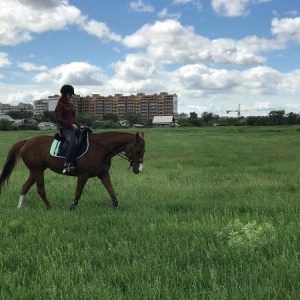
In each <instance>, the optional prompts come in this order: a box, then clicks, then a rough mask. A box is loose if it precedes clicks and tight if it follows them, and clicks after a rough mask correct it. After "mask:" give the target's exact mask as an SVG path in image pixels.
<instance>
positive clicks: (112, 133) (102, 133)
mask: <svg viewBox="0 0 300 300" xmlns="http://www.w3.org/2000/svg"><path fill="white" fill-rule="evenodd" d="M93 135H101V136H103V137H110V136H114V135H133V133H129V132H120V131H108V132H98V133H93Z"/></svg>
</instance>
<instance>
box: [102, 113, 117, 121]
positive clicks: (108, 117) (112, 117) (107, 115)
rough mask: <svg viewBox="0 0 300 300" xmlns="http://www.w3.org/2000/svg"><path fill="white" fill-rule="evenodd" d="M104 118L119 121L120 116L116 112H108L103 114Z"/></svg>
mask: <svg viewBox="0 0 300 300" xmlns="http://www.w3.org/2000/svg"><path fill="white" fill-rule="evenodd" d="M103 120H104V121H113V122H118V116H117V115H116V114H112V113H108V114H105V115H104V116H103Z"/></svg>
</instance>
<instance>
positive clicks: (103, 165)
mask: <svg viewBox="0 0 300 300" xmlns="http://www.w3.org/2000/svg"><path fill="white" fill-rule="evenodd" d="M88 138H89V148H88V151H87V152H86V154H85V155H83V156H82V157H80V158H79V159H78V160H76V172H77V173H76V174H77V175H76V176H77V187H76V192H75V198H74V200H73V202H72V204H71V207H70V210H74V209H75V208H76V206H77V204H78V201H79V199H80V197H81V194H82V191H83V189H84V186H85V184H86V182H87V180H88V179H89V178H91V177H96V176H97V177H98V178H99V179H100V180H101V182H102V183H103V185H104V187H105V188H106V190H107V192H108V194H109V195H110V197H111V201H112V204H113V206H114V207H117V206H118V200H117V198H116V193H115V191H114V188H113V187H112V184H111V180H110V175H109V169H110V166H111V159H112V158H113V157H114V156H115V155H120V156H122V157H123V158H125V159H126V160H127V161H129V163H130V167H132V171H133V172H134V173H135V174H138V173H140V172H141V171H142V167H143V166H142V163H143V157H144V152H145V140H144V133H136V134H132V133H125V132H105V133H90V134H89V136H88ZM52 142H53V137H51V136H47V135H40V136H36V137H33V138H31V139H28V140H22V141H19V142H17V143H15V144H14V145H13V146H12V147H11V148H10V150H9V152H8V155H7V158H6V161H5V164H4V167H3V169H2V173H1V175H0V193H1V188H3V185H4V183H5V182H7V181H8V179H9V177H10V175H11V173H12V171H13V169H14V167H15V165H16V163H17V158H18V157H19V156H20V157H21V158H22V160H23V162H24V163H25V165H26V166H27V168H28V169H29V176H28V178H27V180H26V181H25V183H24V184H23V188H22V190H21V194H20V198H19V204H18V208H20V207H22V205H23V202H24V199H25V196H26V194H27V193H28V191H29V189H30V188H31V186H32V185H33V184H34V183H36V186H37V193H38V194H39V195H40V197H41V198H42V199H43V201H44V203H45V205H46V206H47V209H51V208H52V206H51V204H50V202H49V200H48V198H47V195H46V192H45V187H44V171H45V170H46V169H47V168H49V169H50V170H52V171H54V172H56V173H59V174H61V172H62V169H63V164H64V159H63V158H57V157H54V156H51V155H50V151H49V150H50V146H51V144H52ZM122 152H124V153H125V154H123V153H122ZM62 176H65V175H62Z"/></svg>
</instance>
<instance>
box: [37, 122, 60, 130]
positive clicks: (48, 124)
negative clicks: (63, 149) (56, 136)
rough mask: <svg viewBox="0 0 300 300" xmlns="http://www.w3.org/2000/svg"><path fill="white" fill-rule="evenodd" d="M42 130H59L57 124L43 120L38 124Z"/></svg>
mask: <svg viewBox="0 0 300 300" xmlns="http://www.w3.org/2000/svg"><path fill="white" fill-rule="evenodd" d="M38 127H39V129H40V130H57V126H56V124H54V123H51V122H41V123H39V124H38Z"/></svg>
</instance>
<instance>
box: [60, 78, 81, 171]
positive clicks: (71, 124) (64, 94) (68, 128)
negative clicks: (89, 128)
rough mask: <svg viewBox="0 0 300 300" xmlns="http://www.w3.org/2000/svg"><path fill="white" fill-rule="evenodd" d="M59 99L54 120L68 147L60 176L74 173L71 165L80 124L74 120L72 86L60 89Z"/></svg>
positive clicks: (73, 167)
mask: <svg viewBox="0 0 300 300" xmlns="http://www.w3.org/2000/svg"><path fill="white" fill-rule="evenodd" d="M60 93H61V97H60V99H59V100H58V102H57V105H56V108H55V119H56V122H57V123H58V125H60V126H61V131H62V133H63V135H64V136H65V138H66V139H67V141H68V142H69V146H68V149H67V153H66V158H65V162H64V168H63V171H62V174H67V173H74V171H75V166H74V163H73V160H74V154H75V147H76V145H77V133H78V131H79V129H80V124H79V122H78V121H77V120H76V113H75V109H74V106H73V104H72V103H71V99H72V97H73V95H74V94H75V93H74V88H73V86H71V85H69V84H66V85H63V86H62V87H61V89H60Z"/></svg>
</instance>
